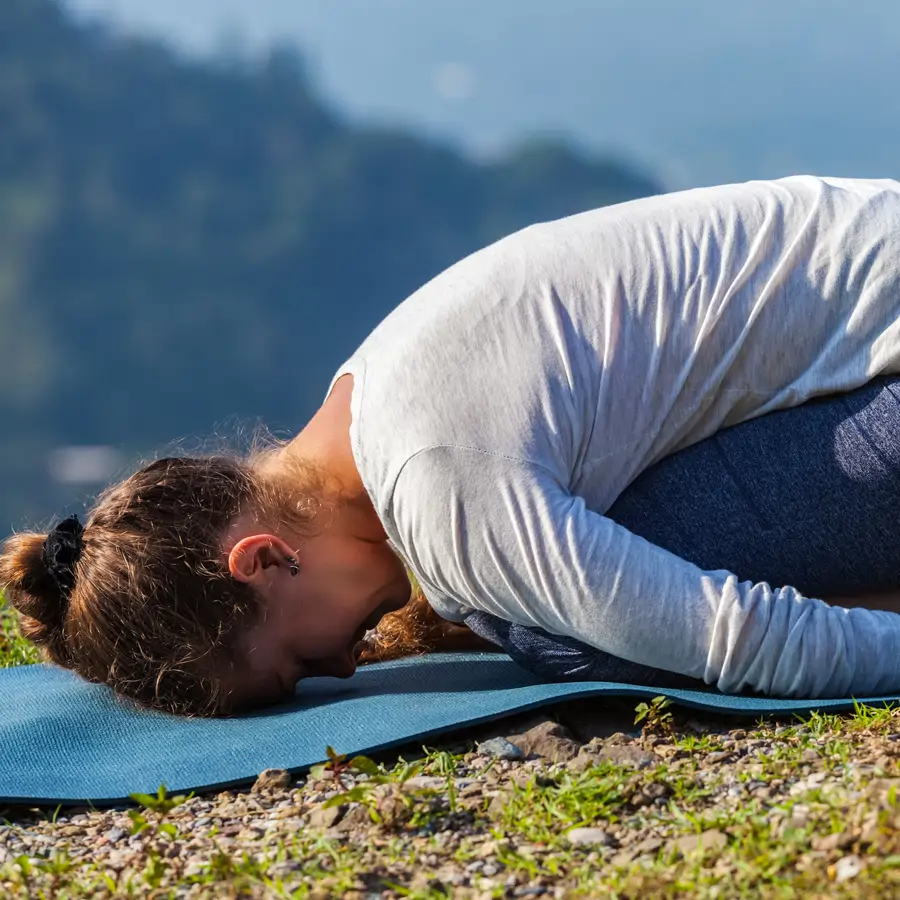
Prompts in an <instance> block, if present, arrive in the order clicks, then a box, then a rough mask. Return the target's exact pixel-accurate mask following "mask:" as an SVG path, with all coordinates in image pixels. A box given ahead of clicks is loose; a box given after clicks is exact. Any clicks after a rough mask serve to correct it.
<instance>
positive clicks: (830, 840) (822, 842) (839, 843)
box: [812, 831, 856, 852]
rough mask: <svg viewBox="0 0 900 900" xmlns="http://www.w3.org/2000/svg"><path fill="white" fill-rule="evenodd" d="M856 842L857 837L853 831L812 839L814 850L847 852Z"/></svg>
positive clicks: (838, 832) (837, 832)
mask: <svg viewBox="0 0 900 900" xmlns="http://www.w3.org/2000/svg"><path fill="white" fill-rule="evenodd" d="M855 840H856V835H854V834H853V832H851V831H836V832H835V833H834V834H827V835H825V836H824V837H815V838H813V839H812V848H813V850H825V851H826V852H829V851H831V850H845V849H846V848H847V847H849V846H850V845H851V844H852V843H853V842H854V841H855Z"/></svg>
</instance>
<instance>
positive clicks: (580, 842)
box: [566, 828, 615, 847]
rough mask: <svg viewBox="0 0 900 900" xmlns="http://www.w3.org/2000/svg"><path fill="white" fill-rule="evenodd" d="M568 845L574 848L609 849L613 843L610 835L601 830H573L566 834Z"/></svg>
mask: <svg viewBox="0 0 900 900" xmlns="http://www.w3.org/2000/svg"><path fill="white" fill-rule="evenodd" d="M566 837H567V838H568V840H569V843H570V844H573V845H574V846H576V847H585V846H588V847H594V846H597V845H600V846H601V847H609V846H610V845H611V844H614V843H615V840H614V838H613V837H612V835H611V834H610V833H609V832H608V831H606V830H605V829H603V828H573V829H572V830H571V831H570V832H568V833H567V834H566Z"/></svg>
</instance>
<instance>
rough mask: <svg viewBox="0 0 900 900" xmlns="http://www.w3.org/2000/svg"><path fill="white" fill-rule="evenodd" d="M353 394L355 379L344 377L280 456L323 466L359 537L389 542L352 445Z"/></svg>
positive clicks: (274, 459) (274, 463)
mask: <svg viewBox="0 0 900 900" xmlns="http://www.w3.org/2000/svg"><path fill="white" fill-rule="evenodd" d="M352 391H353V376H352V375H349V374H348V375H342V376H341V377H340V378H339V379H338V380H337V381H336V382H335V385H334V388H333V389H332V391H331V393H330V394H329V395H328V398H327V399H326V401H325V403H323V404H322V406H321V407H319V409H318V411H317V412H316V413H315V415H314V416H313V417H312V418H311V419H310V420H309V422H308V423H307V425H306V427H304V429H303V430H302V431H301V432H300V433H299V434H298V435H297V436H296V437H295V438H294V439H293V440H292V441H291V442H290V443H289V444H288V445H287V446H285V447H284V448H283V449H282V450H281V454H284V455H285V456H294V457H295V458H297V459H301V460H310V461H312V462H314V463H316V464H317V465H318V466H320V467H321V468H322V469H323V470H324V471H325V473H326V476H327V478H328V488H329V490H331V491H333V492H335V493H336V494H337V495H338V496H340V497H341V500H342V503H343V504H344V506H345V509H347V510H351V509H352V511H353V513H354V518H355V519H356V520H357V522H358V527H360V528H361V532H360V533H361V534H363V535H365V536H366V537H367V539H369V540H372V541H387V533H386V532H385V530H384V526H383V525H382V524H381V520H380V519H379V518H378V515H377V514H376V512H375V508H374V506H373V505H372V501H371V498H370V497H369V495H368V493H367V492H366V489H365V486H364V484H363V481H362V478H361V477H360V474H359V469H358V468H357V466H356V461H355V460H354V458H353V451H352V449H351V445H350V423H351V413H350V397H351V394H352ZM279 462H280V459H279V455H276V456H274V457H273V458H272V460H271V464H272V465H279Z"/></svg>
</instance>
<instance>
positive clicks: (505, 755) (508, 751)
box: [478, 737, 525, 759]
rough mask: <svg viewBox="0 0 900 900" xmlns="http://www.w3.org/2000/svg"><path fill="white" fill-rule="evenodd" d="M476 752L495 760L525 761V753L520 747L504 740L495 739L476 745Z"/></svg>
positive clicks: (500, 738)
mask: <svg viewBox="0 0 900 900" xmlns="http://www.w3.org/2000/svg"><path fill="white" fill-rule="evenodd" d="M478 752H479V753H484V754H486V755H487V756H493V757H494V758H495V759H525V753H524V751H523V750H522V748H521V747H517V746H516V745H515V744H513V743H511V742H510V741H508V740H507V739H506V738H502V737H495V738H491V739H490V740H489V741H485V742H484V743H483V744H479V745H478Z"/></svg>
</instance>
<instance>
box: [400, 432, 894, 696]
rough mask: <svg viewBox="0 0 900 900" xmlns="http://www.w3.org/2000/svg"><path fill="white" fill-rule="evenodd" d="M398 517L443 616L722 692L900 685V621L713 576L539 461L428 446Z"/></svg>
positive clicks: (858, 690) (850, 690)
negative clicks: (480, 619)
mask: <svg viewBox="0 0 900 900" xmlns="http://www.w3.org/2000/svg"><path fill="white" fill-rule="evenodd" d="M392 514H393V517H394V521H395V524H396V526H397V528H398V531H399V533H400V535H401V538H402V543H403V545H404V546H405V547H406V548H407V550H408V554H409V558H410V565H411V567H412V568H413V571H414V572H416V573H417V574H421V575H422V576H423V577H424V578H425V579H426V580H427V581H428V582H430V583H431V585H434V586H435V587H436V588H437V590H438V591H439V592H440V594H441V595H442V596H443V598H444V601H445V604H446V605H445V608H444V609H441V608H438V612H440V613H442V614H448V615H449V617H452V618H457V619H459V618H461V617H462V616H461V615H460V614H459V612H460V610H462V609H464V608H466V607H468V608H471V609H477V610H482V611H484V612H487V613H491V614H493V615H496V616H499V617H501V618H504V619H507V620H508V621H511V622H517V623H519V624H521V625H536V626H539V627H541V628H544V629H546V630H547V631H550V632H552V633H554V634H562V635H568V636H570V637H575V638H578V639H579V640H581V641H584V642H585V643H588V644H590V645H592V646H594V647H597V648H599V649H601V650H604V651H606V652H608V653H612V654H614V655H616V656H619V657H622V658H623V659H628V660H631V661H632V662H635V663H641V664H643V665H647V666H653V667H656V668H660V669H667V670H669V671H672V672H678V673H681V674H684V675H689V676H692V677H695V678H701V679H702V680H703V681H704V682H706V683H707V684H712V685H715V686H716V687H717V688H719V689H720V690H721V691H724V692H727V693H737V692H740V691H744V690H748V689H749V690H755V691H759V692H762V693H764V694H769V695H773V696H779V697H797V698H816V697H849V696H858V697H875V696H879V695H882V694H888V693H893V692H897V691H900V654H898V648H900V615H897V614H894V613H890V612H886V611H882V610H867V609H862V608H853V609H847V608H842V607H836V606H830V605H829V604H827V603H825V602H824V601H823V600H819V599H816V598H811V597H805V596H803V595H802V594H801V593H800V592H799V591H797V590H796V589H794V588H792V587H789V586H784V587H778V588H772V587H770V586H769V585H768V584H766V583H765V582H761V583H758V584H755V583H753V582H750V581H739V580H738V578H737V576H736V575H734V574H732V573H730V572H727V571H725V570H715V571H704V570H702V569H700V568H699V567H697V566H695V565H693V564H692V563H689V562H687V561H686V560H684V559H682V558H681V557H678V556H676V555H675V554H672V553H670V552H668V551H667V550H664V549H662V548H661V547H659V546H657V545H655V544H651V543H650V542H649V541H646V540H644V539H643V538H641V537H639V536H637V535H635V534H633V533H632V532H630V531H628V530H627V529H625V528H623V527H622V526H620V525H617V524H616V523H615V522H613V521H612V520H611V519H608V518H606V517H605V516H603V515H601V514H599V513H597V512H594V511H592V510H590V509H588V508H587V506H586V505H585V502H584V499H583V498H581V497H578V496H574V495H572V494H570V493H569V491H568V490H567V488H566V487H565V486H564V485H562V484H561V483H560V482H559V480H558V479H557V478H556V477H555V476H554V475H553V474H552V473H551V472H550V471H549V470H548V469H545V468H543V467H541V466H537V465H535V464H532V463H528V462H524V461H522V460H518V459H514V458H509V457H504V456H500V455H494V454H490V453H487V452H485V451H482V450H477V449H470V448H466V447H459V446H435V447H430V448H428V449H426V450H423V451H420V452H419V453H417V454H415V455H414V456H412V457H411V458H410V459H409V460H408V461H407V463H406V464H405V465H404V467H403V469H402V470H401V472H400V475H399V477H398V479H397V482H396V484H395V488H394V492H393V503H392ZM451 598H452V600H453V603H452V604H447V603H446V601H447V600H448V599H451ZM429 599H431V597H429ZM451 607H455V613H456V614H454V609H453V608H451Z"/></svg>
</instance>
